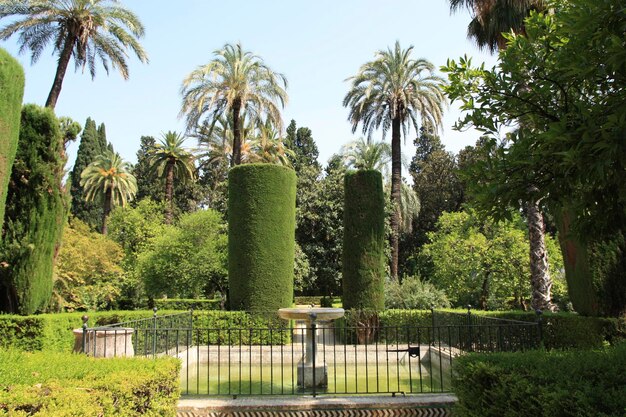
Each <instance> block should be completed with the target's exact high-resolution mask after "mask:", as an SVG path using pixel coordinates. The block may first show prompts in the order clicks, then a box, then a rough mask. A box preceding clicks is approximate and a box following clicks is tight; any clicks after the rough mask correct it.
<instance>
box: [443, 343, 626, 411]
mask: <svg viewBox="0 0 626 417" xmlns="http://www.w3.org/2000/svg"><path fill="white" fill-rule="evenodd" d="M453 367H454V370H455V372H454V374H453V375H454V376H453V382H452V384H453V388H452V389H453V391H454V393H455V394H456V395H457V397H458V403H457V404H456V406H455V409H454V415H455V416H459V417H474V416H475V417H496V416H497V417H514V416H515V417H517V416H519V415H521V414H523V415H528V416H537V417H542V416H545V417H555V416H558V417H566V416H572V417H574V416H594V417H601V416H603V417H608V416H614V417H622V416H624V412H625V411H626V372H624V369H626V344H624V343H623V344H620V345H618V346H616V347H613V348H610V349H605V350H600V351H572V352H556V351H555V352H549V353H548V352H543V351H534V352H523V353H495V354H482V355H480V354H471V355H463V356H459V357H458V358H455V361H454V364H453Z"/></svg>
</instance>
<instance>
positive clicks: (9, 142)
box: [0, 49, 24, 229]
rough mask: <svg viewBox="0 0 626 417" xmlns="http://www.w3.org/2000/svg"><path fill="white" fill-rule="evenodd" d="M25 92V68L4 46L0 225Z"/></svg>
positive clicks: (0, 82) (0, 61) (1, 57)
mask: <svg viewBox="0 0 626 417" xmlns="http://www.w3.org/2000/svg"><path fill="white" fill-rule="evenodd" d="M23 95H24V70H23V69H22V67H21V66H20V64H19V63H18V62H17V61H16V60H15V59H13V57H12V56H11V55H9V54H8V53H7V52H6V51H5V50H4V49H0V229H2V222H3V220H4V204H5V202H6V197H7V186H8V184H9V177H10V176H11V167H12V166H13V160H14V159H15V152H16V151H17V141H18V138H19V130H20V129H19V128H20V112H21V110H22V96H23Z"/></svg>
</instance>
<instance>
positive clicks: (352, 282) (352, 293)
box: [342, 170, 385, 311]
mask: <svg viewBox="0 0 626 417" xmlns="http://www.w3.org/2000/svg"><path fill="white" fill-rule="evenodd" d="M344 190H345V191H344V193H345V194H344V196H345V197H344V216H343V295H342V301H343V307H344V308H345V309H346V310H349V309H359V310H362V309H367V310H376V311H382V310H384V309H385V288H384V285H385V263H384V259H385V196H384V193H383V177H382V175H381V174H380V172H378V171H374V170H360V171H352V172H350V171H349V172H347V173H346V175H345V179H344Z"/></svg>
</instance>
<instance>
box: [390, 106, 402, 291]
mask: <svg viewBox="0 0 626 417" xmlns="http://www.w3.org/2000/svg"><path fill="white" fill-rule="evenodd" d="M400 127H401V126H400V117H396V118H395V119H393V120H392V121H391V202H392V204H393V209H392V210H393V212H392V213H391V279H392V280H394V281H398V256H399V241H400V238H399V237H400V198H401V188H400V187H401V186H402V150H401V147H400V145H401V142H400V133H401V129H400Z"/></svg>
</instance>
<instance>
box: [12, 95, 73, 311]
mask: <svg viewBox="0 0 626 417" xmlns="http://www.w3.org/2000/svg"><path fill="white" fill-rule="evenodd" d="M62 151H63V135H62V134H61V130H60V126H59V122H58V120H57V119H56V117H55V116H54V112H53V111H52V109H49V108H42V107H39V106H35V105H32V104H30V105H27V106H24V109H23V110H22V120H21V126H20V140H19V144H18V150H17V155H16V158H15V163H14V164H13V170H12V173H11V179H10V181H9V189H8V193H7V205H6V214H5V227H4V233H3V236H2V242H1V244H0V311H4V312H9V313H19V314H32V313H34V312H36V311H38V310H41V309H42V308H43V307H45V306H46V305H47V304H48V302H49V300H50V296H51V294H52V273H53V264H54V256H55V252H56V250H57V249H58V244H59V241H60V238H61V233H62V230H63V226H64V225H65V223H66V221H67V209H66V206H67V199H66V193H65V192H64V191H63V187H62V185H61V181H62V178H63V167H64V165H65V159H64V157H63V156H62V155H63V153H62Z"/></svg>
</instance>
